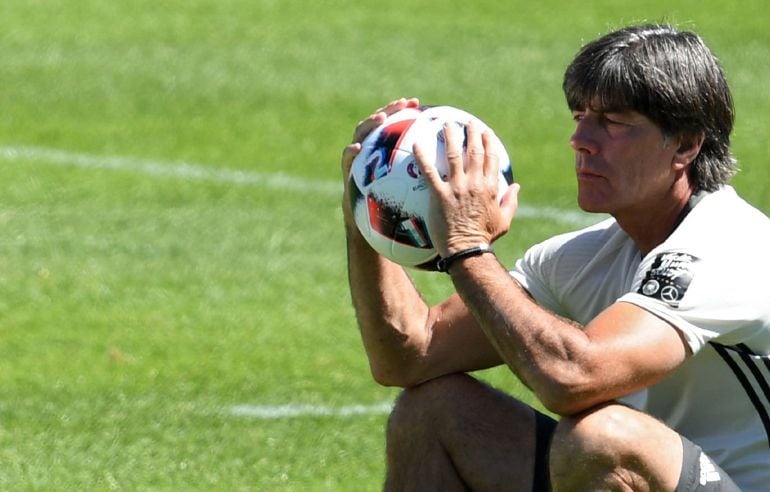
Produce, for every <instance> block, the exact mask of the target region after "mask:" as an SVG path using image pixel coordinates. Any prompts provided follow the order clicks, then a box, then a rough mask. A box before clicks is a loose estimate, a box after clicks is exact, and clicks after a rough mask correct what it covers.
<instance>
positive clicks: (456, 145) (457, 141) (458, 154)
mask: <svg viewBox="0 0 770 492" xmlns="http://www.w3.org/2000/svg"><path fill="white" fill-rule="evenodd" d="M442 131H443V132H444V151H445V154H446V159H447V164H448V173H449V180H450V181H451V180H453V179H457V178H461V177H462V176H463V175H464V162H463V161H464V159H463V149H462V146H463V138H462V136H461V135H460V134H459V132H460V130H459V128H458V127H457V125H456V124H454V123H449V122H447V123H444V128H443V130H442Z"/></svg>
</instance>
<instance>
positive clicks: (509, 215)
mask: <svg viewBox="0 0 770 492" xmlns="http://www.w3.org/2000/svg"><path fill="white" fill-rule="evenodd" d="M520 189H521V185H519V183H513V184H511V185H510V186H509V187H508V189H507V190H506V191H505V193H504V194H503V197H502V198H501V199H500V213H501V216H502V217H501V218H502V219H503V221H504V223H505V224H506V225H507V226H510V224H511V221H513V217H514V216H515V215H516V209H518V208H519V190H520Z"/></svg>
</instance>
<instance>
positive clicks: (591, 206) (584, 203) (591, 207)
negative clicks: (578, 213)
mask: <svg viewBox="0 0 770 492" xmlns="http://www.w3.org/2000/svg"><path fill="white" fill-rule="evenodd" d="M577 204H578V207H580V209H581V210H582V211H583V212H590V213H592V214H606V213H609V209H608V207H607V205H606V204H605V203H604V202H603V201H601V200H591V199H589V198H587V197H581V196H580V195H578V199H577Z"/></svg>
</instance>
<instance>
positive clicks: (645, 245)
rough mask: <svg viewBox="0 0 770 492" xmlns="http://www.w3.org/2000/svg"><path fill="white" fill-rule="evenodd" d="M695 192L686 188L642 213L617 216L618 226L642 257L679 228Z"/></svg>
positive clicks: (635, 212)
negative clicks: (633, 243)
mask: <svg viewBox="0 0 770 492" xmlns="http://www.w3.org/2000/svg"><path fill="white" fill-rule="evenodd" d="M694 192H695V190H694V189H692V188H687V189H684V190H682V191H681V192H678V193H672V194H671V195H669V197H668V199H664V200H660V201H658V202H657V203H656V204H655V205H654V206H651V207H648V209H646V210H644V211H639V210H637V211H634V212H633V213H627V214H618V215H616V216H615V220H617V222H618V225H620V227H621V228H622V229H623V230H624V231H625V232H626V234H628V235H629V236H630V237H631V238H632V239H633V240H634V242H635V243H636V246H637V247H638V248H639V252H640V253H641V255H642V256H644V255H646V254H647V253H649V252H650V251H652V250H653V249H654V248H655V247H656V246H658V245H659V244H661V243H662V242H663V241H665V240H666V239H667V238H668V237H669V236H670V235H671V233H672V232H674V230H675V229H676V228H677V227H678V226H679V224H680V223H681V222H682V220H683V219H684V216H685V215H687V213H688V212H689V210H690V206H689V201H690V198H691V197H692V196H693V194H694Z"/></svg>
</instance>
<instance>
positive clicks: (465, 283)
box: [451, 255, 596, 413]
mask: <svg viewBox="0 0 770 492" xmlns="http://www.w3.org/2000/svg"><path fill="white" fill-rule="evenodd" d="M451 275H452V280H453V283H454V285H455V289H456V290H457V292H458V294H459V295H460V297H462V299H463V301H464V302H465V304H466V305H467V306H468V308H469V309H470V310H471V312H472V313H473V315H474V317H475V318H476V320H477V322H478V323H479V325H480V326H481V328H482V330H483V331H484V333H485V335H486V336H487V338H488V339H489V341H490V343H491V344H492V345H493V346H494V347H495V349H496V350H497V351H498V353H499V354H500V356H501V357H502V359H503V360H504V361H505V363H506V364H507V365H508V366H509V368H510V369H511V370H512V371H513V372H514V373H515V374H516V375H517V376H518V377H519V378H520V379H521V380H522V382H524V384H526V385H527V386H528V387H530V388H531V389H532V390H533V392H534V393H535V394H536V395H537V396H538V397H539V398H540V399H541V401H542V402H543V403H544V404H545V405H546V406H547V407H549V408H551V409H552V410H555V411H557V412H559V413H562V412H563V413H570V412H571V411H572V410H573V409H575V408H578V407H581V406H590V405H591V404H594V403H596V402H591V401H590V398H592V396H588V397H587V398H586V396H587V395H585V394H584V393H582V392H583V390H584V389H586V388H587V386H589V385H586V384H585V383H589V381H591V377H592V370H593V369H592V366H591V364H590V358H589V357H587V355H588V354H590V340H589V339H588V337H587V336H586V335H585V333H584V332H583V330H582V329H581V327H579V326H578V325H576V324H574V323H572V322H571V321H569V320H565V319H562V318H560V317H557V316H556V315H554V314H553V313H551V312H549V311H547V310H545V309H543V308H541V307H540V306H538V305H537V303H536V302H535V301H534V300H533V299H532V298H531V297H530V296H529V295H528V294H527V292H526V291H525V290H524V289H523V288H521V286H519V284H518V283H517V282H516V281H515V280H514V279H513V278H511V277H510V275H509V274H508V272H507V271H506V270H505V269H504V267H503V266H502V265H501V264H500V263H499V262H498V261H497V259H496V258H495V257H494V256H493V255H482V256H477V257H473V258H468V259H466V260H463V261H462V262H461V263H460V264H457V265H456V266H454V267H453V268H452V270H451Z"/></svg>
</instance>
